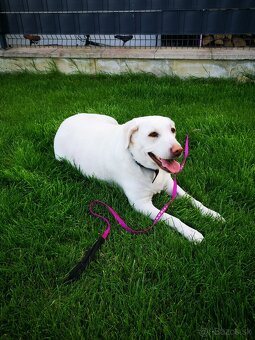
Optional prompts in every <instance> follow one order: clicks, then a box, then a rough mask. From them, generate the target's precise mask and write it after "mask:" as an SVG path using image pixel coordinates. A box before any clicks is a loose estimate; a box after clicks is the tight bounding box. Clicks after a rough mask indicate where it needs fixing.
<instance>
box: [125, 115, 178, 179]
mask: <svg viewBox="0 0 255 340" xmlns="http://www.w3.org/2000/svg"><path fill="white" fill-rule="evenodd" d="M124 135H125V146H126V148H127V149H129V151H130V152H131V154H132V156H133V158H134V160H135V161H136V162H138V163H140V164H142V165H143V166H144V167H146V168H150V169H154V170H157V169H159V168H161V169H163V170H165V171H167V172H170V173H177V172H178V171H179V169H180V166H179V163H177V162H176V161H175V159H176V158H177V157H179V156H180V155H181V154H182V151H183V148H182V147H181V145H180V144H179V142H178V141H177V140H176V128H175V124H174V122H173V121H172V120H171V119H170V118H167V117H161V116H147V117H141V118H134V119H133V120H131V121H129V122H127V123H126V124H124Z"/></svg>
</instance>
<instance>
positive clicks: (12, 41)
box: [5, 34, 255, 48]
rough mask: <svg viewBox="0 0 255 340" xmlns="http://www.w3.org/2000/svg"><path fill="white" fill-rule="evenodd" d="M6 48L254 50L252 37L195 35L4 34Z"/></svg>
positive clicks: (254, 36) (254, 37)
mask: <svg viewBox="0 0 255 340" xmlns="http://www.w3.org/2000/svg"><path fill="white" fill-rule="evenodd" d="M5 39H6V43H7V46H8V47H9V48H11V47H90V48H94V47H105V48H111V47H115V48H116V47H117V48H125V47H126V48H141V47H144V48H169V47H171V48H174V47H189V48H198V47H199V48H203V47H210V48H222V47H225V48H228V47H238V48H244V47H249V48H254V47H255V35H254V34H239V35H236V34H235V35H233V34H214V35H213V34H211V35H210V34H208V35H203V34H197V35H170V34H169V35H166V34H162V35H159V34H150V35H149V34H147V35H138V34H135V35H123V34H122V35H121V34H115V35H110V34H109V35H107V34H103V35H99V34H87V35H66V34H65V35H63V34H41V35H38V34H7V35H6V36H5Z"/></svg>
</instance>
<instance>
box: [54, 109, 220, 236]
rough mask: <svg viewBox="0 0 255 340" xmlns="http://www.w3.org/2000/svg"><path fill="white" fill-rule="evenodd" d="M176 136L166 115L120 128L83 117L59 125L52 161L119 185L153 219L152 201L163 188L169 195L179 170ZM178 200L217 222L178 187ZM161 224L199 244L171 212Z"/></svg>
mask: <svg viewBox="0 0 255 340" xmlns="http://www.w3.org/2000/svg"><path fill="white" fill-rule="evenodd" d="M175 136H176V129H175V124H174V122H173V121H172V120H171V119H169V118H166V117H161V116H148V117H141V118H134V119H133V120H131V121H129V122H127V123H125V124H123V125H119V124H118V122H117V121H116V120H115V119H113V118H111V117H109V116H104V115H99V114H86V113H81V114H76V115H74V116H72V117H69V118H67V119H66V120H65V121H64V122H63V123H62V124H61V125H60V127H59V129H58V131H57V134H56V136H55V140H54V151H55V157H56V159H58V160H61V159H65V160H67V161H69V162H70V163H71V164H72V165H73V166H75V167H76V168H78V169H79V170H80V171H81V172H82V173H83V174H84V175H85V176H95V177H96V178H99V179H102V180H106V181H109V182H115V183H117V184H118V185H119V186H120V187H121V188H122V189H123V190H124V192H125V194H126V196H127V198H128V200H129V202H130V204H131V205H133V206H134V208H135V209H136V210H138V211H140V212H141V213H143V214H145V215H149V216H150V217H151V218H152V219H154V218H155V217H156V216H157V214H158V212H159V210H158V209H157V208H155V207H154V205H153V204H152V197H153V195H154V194H156V193H159V192H160V191H162V190H165V191H166V192H167V193H168V194H169V195H171V193H172V189H173V180H172V179H171V177H170V176H169V173H175V172H177V170H178V169H179V164H178V163H177V162H176V160H175V158H177V157H179V156H180V155H181V153H182V150H183V149H182V147H181V145H180V144H179V143H178V142H177V140H176V137H175ZM177 196H178V197H187V198H189V199H190V201H191V203H192V204H193V205H194V206H195V207H196V208H198V209H199V210H200V211H201V213H202V214H204V215H210V216H212V217H214V218H221V216H220V215H219V214H218V213H216V212H215V211H213V210H210V209H208V208H206V207H205V206H204V205H203V204H202V203H200V202H198V201H197V200H195V199H194V198H192V197H190V196H189V195H188V194H187V193H186V192H185V191H184V190H182V189H181V188H180V187H179V186H178V187H177ZM162 220H163V221H165V222H166V223H167V224H168V225H169V226H170V227H172V228H174V229H176V230H177V231H178V232H179V233H181V234H182V235H183V236H184V237H186V238H187V239H188V240H190V241H195V242H201V241H202V240H203V235H202V234H201V233H199V232H198V231H196V230H195V229H192V228H190V227H189V226H187V225H186V224H184V223H183V222H181V221H180V220H179V219H177V218H175V217H173V216H171V215H169V214H166V213H165V214H164V215H163V216H162Z"/></svg>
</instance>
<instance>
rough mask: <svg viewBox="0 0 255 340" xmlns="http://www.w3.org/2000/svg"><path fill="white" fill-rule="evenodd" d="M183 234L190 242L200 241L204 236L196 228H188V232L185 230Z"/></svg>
mask: <svg viewBox="0 0 255 340" xmlns="http://www.w3.org/2000/svg"><path fill="white" fill-rule="evenodd" d="M184 236H185V237H186V238H187V239H188V240H189V241H191V242H194V243H201V242H202V241H203V239H204V236H203V235H202V234H201V233H200V232H199V231H197V230H195V229H192V228H190V230H189V231H188V232H185V234H184Z"/></svg>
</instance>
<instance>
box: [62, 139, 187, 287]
mask: <svg viewBox="0 0 255 340" xmlns="http://www.w3.org/2000/svg"><path fill="white" fill-rule="evenodd" d="M188 144H189V140H188V136H187V137H186V142H185V148H184V159H183V161H182V163H181V165H180V170H179V172H181V171H182V170H183V167H184V165H185V163H186V159H187V157H188V149H189V146H188ZM179 172H178V173H179ZM176 195H177V179H176V175H174V181H173V191H172V196H171V199H170V200H169V201H168V202H167V203H166V204H165V205H164V206H163V208H162V209H161V210H160V211H159V213H158V214H157V216H156V217H155V219H154V220H153V223H152V224H151V225H150V226H149V227H148V228H145V229H141V230H136V229H132V228H130V227H129V226H128V225H127V224H126V222H125V221H123V219H122V218H121V217H120V216H119V215H118V214H117V213H116V211H115V210H113V208H112V207H110V206H109V205H108V204H106V203H104V202H102V201H99V200H94V201H92V202H91V203H90V205H89V211H90V213H91V214H92V215H93V216H95V217H97V218H99V219H101V220H102V221H103V222H105V223H106V225H107V227H106V229H105V231H104V232H103V234H102V235H100V236H99V238H98V239H97V240H96V242H95V243H94V244H93V246H92V247H91V248H89V249H88V250H87V251H86V253H85V254H84V256H83V257H82V258H81V260H80V261H79V262H78V263H77V264H76V265H75V266H74V267H73V269H72V270H71V271H70V272H69V274H68V275H67V277H66V278H65V280H64V282H65V283H71V282H74V281H76V280H77V279H78V278H79V277H80V275H81V274H82V272H83V271H84V270H85V269H86V268H87V266H88V265H89V263H90V262H91V261H92V260H93V259H94V258H95V255H96V253H97V251H98V250H99V249H100V248H101V246H102V245H103V243H104V242H105V240H106V239H107V237H108V236H109V234H110V231H111V224H110V221H109V220H108V219H107V218H106V217H104V216H102V215H99V214H98V213H96V212H95V211H94V210H93V209H94V207H95V206H96V205H101V206H103V207H105V208H106V209H107V210H108V211H109V212H110V213H111V214H112V216H113V217H114V218H115V220H116V221H117V222H118V223H119V225H120V226H121V227H122V228H123V229H125V230H126V231H127V232H128V233H131V234H136V235H141V234H146V233H147V232H148V231H150V230H151V229H152V228H153V227H154V226H155V225H156V224H157V223H158V222H159V221H160V219H161V218H162V216H163V215H164V213H165V212H166V211H167V209H168V208H169V206H170V204H171V203H172V202H173V201H174V199H175V198H176Z"/></svg>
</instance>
